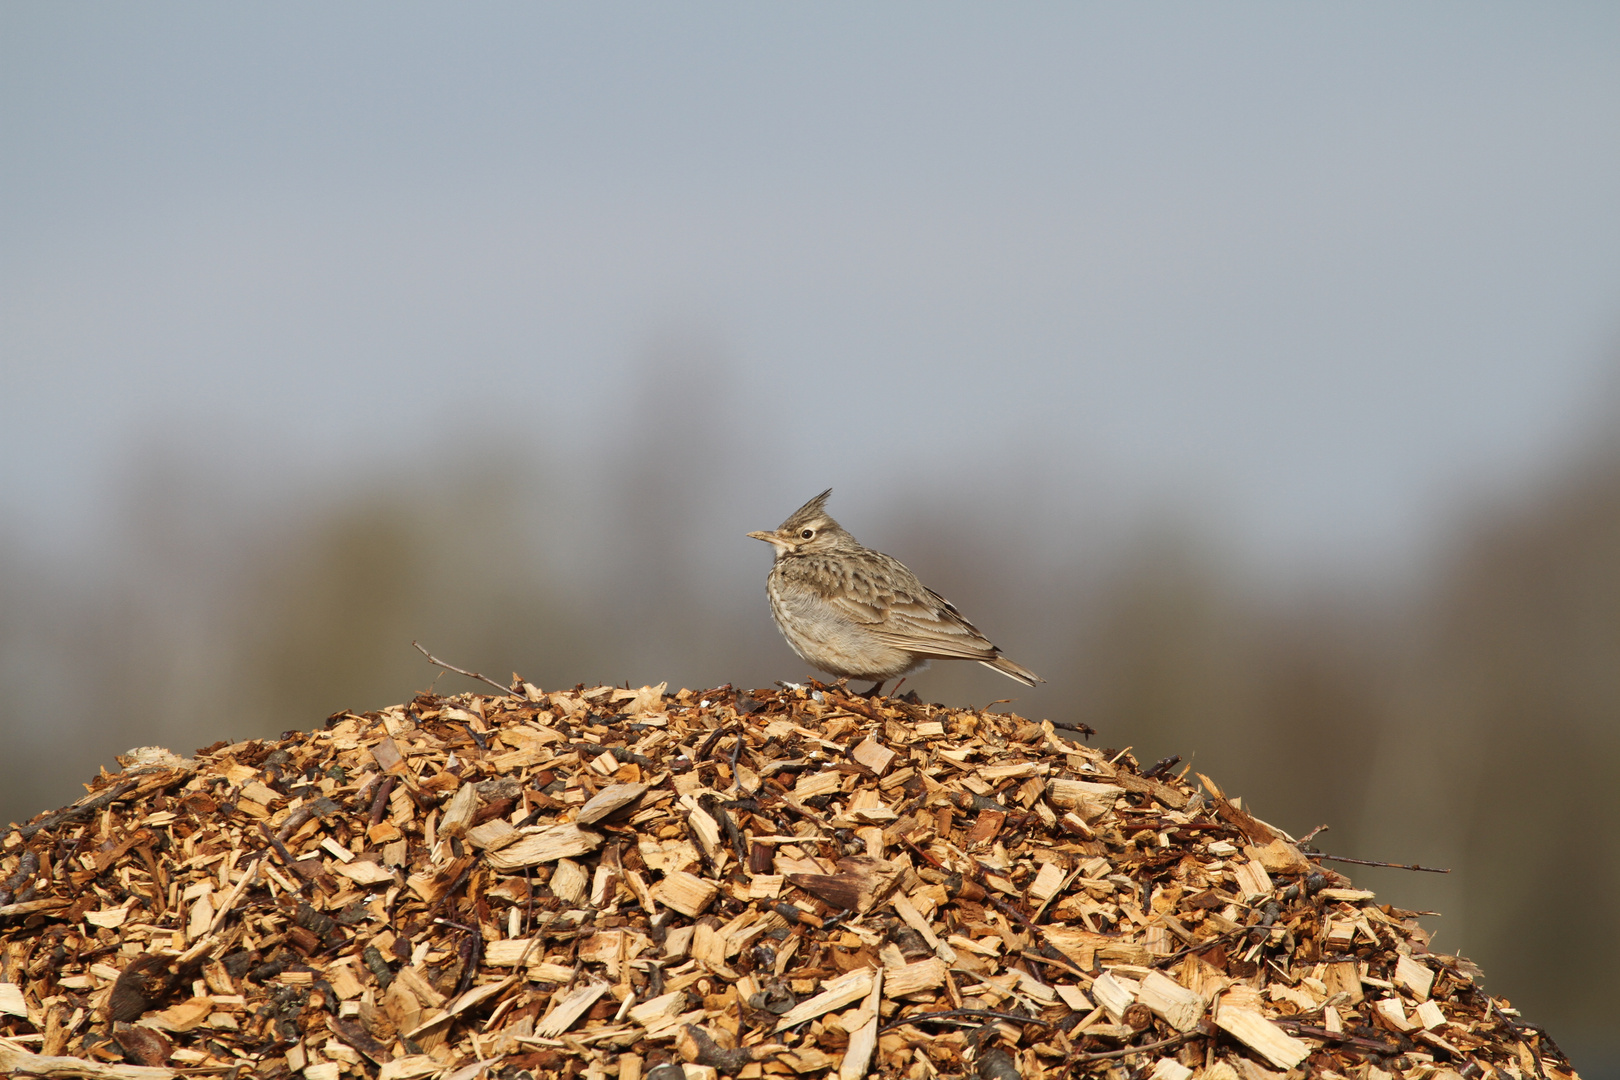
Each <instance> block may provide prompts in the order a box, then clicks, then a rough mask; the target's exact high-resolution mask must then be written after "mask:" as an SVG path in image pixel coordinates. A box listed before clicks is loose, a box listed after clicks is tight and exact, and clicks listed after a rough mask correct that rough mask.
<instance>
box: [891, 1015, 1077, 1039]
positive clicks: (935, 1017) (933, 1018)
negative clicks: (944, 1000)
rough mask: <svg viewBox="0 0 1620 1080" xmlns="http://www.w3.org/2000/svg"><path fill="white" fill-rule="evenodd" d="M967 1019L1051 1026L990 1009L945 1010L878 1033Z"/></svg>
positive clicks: (907, 1019)
mask: <svg viewBox="0 0 1620 1080" xmlns="http://www.w3.org/2000/svg"><path fill="white" fill-rule="evenodd" d="M969 1017H973V1018H977V1019H980V1020H1005V1021H1007V1022H1008V1023H1012V1024H1038V1025H1039V1026H1041V1027H1051V1026H1052V1025H1051V1023H1050V1022H1049V1021H1046V1020H1041V1019H1038V1018H1036V1017H1033V1016H1019V1015H1018V1014H1017V1013H1004V1012H994V1011H992V1010H990V1009H947V1010H945V1011H944V1012H928V1013H918V1014H916V1015H915V1016H906V1017H902V1018H901V1019H899V1020H896V1021H895V1022H894V1023H892V1024H887V1025H885V1026H884V1027H882V1028H880V1029H879V1031H878V1033H879V1034H882V1033H883V1032H885V1031H893V1030H894V1029H895V1028H897V1027H905V1026H906V1025H907V1024H920V1023H922V1022H924V1021H951V1020H957V1019H967V1018H969ZM973 1026H977V1025H973Z"/></svg>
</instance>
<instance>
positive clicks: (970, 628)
mask: <svg viewBox="0 0 1620 1080" xmlns="http://www.w3.org/2000/svg"><path fill="white" fill-rule="evenodd" d="M873 554H874V555H877V554H878V553H876V552H874V553H873ZM878 557H879V558H880V559H881V560H882V562H883V564H884V565H883V566H882V572H881V573H877V574H873V575H871V577H870V578H869V579H868V580H869V581H871V582H872V583H871V584H870V585H869V586H868V587H866V588H859V589H849V590H844V591H842V592H839V593H837V594H835V595H832V596H828V597H827V598H826V601H827V603H828V604H829V605H830V606H831V607H833V608H834V609H835V610H837V611H838V612H839V614H841V615H843V616H844V617H845V618H847V619H849V620H850V621H852V622H855V623H859V624H860V625H862V626H864V627H865V628H866V629H867V631H868V632H869V633H871V634H872V635H873V636H874V637H876V638H878V639H879V640H880V641H883V642H885V643H886V644H889V645H893V646H895V647H896V648H900V649H906V650H908V651H910V652H914V653H920V654H922V655H924V656H929V657H938V658H940V659H946V660H988V659H991V658H993V657H995V656H996V655H997V652H998V650H997V649H996V647H995V646H994V645H992V644H991V643H990V642H989V641H988V640H987V639H986V638H985V636H984V635H983V634H981V633H979V630H978V628H977V627H975V626H974V625H973V624H972V623H970V622H968V621H967V620H966V619H965V618H963V617H962V613H961V612H959V611H957V610H956V608H955V607H954V606H953V605H952V604H951V602H950V601H949V600H947V599H945V598H944V597H943V596H941V595H939V594H938V593H936V592H934V590H932V589H930V588H928V587H927V586H925V585H924V584H923V583H922V582H921V581H918V580H917V576H916V575H915V574H913V573H912V572H911V571H910V570H908V569H907V568H906V567H905V565H904V564H902V563H901V562H900V561H899V560H898V559H894V558H892V557H890V556H883V555H880V556H878Z"/></svg>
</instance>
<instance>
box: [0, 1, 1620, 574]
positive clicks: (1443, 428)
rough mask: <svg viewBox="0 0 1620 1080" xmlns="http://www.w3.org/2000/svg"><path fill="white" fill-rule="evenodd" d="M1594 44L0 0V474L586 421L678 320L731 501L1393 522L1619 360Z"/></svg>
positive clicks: (1366, 23) (1619, 209) (279, 460)
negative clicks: (971, 497) (717, 433)
mask: <svg viewBox="0 0 1620 1080" xmlns="http://www.w3.org/2000/svg"><path fill="white" fill-rule="evenodd" d="M1617 56H1620V6H1616V5H1612V4H1600V3H1593V4H1564V5H1557V6H1544V5H1519V4H1502V3H1434V4H1424V5H1409V4H1396V3H1382V4H1378V3H1372V4H1357V5H1299V4H1232V5H1218V6H1216V5H1192V4H1131V5H1081V4H1061V5H1060V4H1051V5H1019V6H1014V7H1009V6H1005V5H972V6H969V5H941V4H860V5H856V4H845V5H834V4H825V5H814V6H811V5H801V6H789V5H775V4H773V5H746V4H727V5H716V4H689V5H663V4H590V5H586V4H576V5H528V4H470V5H469V4H398V3H388V4H381V3H372V4H366V3H354V4H345V5H337V6H333V5H325V4H312V3H310V4H298V3H278V4H275V5H263V4H235V5H211V4H148V5H133V6H132V5H119V4H57V3H28V2H20V3H10V4H6V5H4V6H3V7H0V146H3V152H0V193H3V194H0V372H3V385H4V402H5V409H4V415H5V423H4V424H0V461H4V462H5V463H6V464H5V467H4V468H3V469H0V516H3V517H4V519H5V520H6V521H7V522H9V524H10V531H11V532H12V533H13V534H15V535H20V536H21V537H22V538H23V539H24V540H25V542H34V543H37V544H38V546H40V547H42V548H48V547H51V546H53V545H54V544H56V543H57V542H58V541H59V539H60V537H61V536H65V535H67V534H69V533H71V532H72V531H74V530H77V529H79V528H81V527H82V526H84V525H86V524H88V523H93V522H94V521H95V520H96V514H97V513H98V512H99V508H100V507H101V506H102V505H103V504H104V503H105V502H106V501H107V500H108V498H109V495H110V489H111V487H112V486H113V485H115V484H116V483H117V482H118V480H119V477H120V476H121V475H122V473H121V472H120V470H121V469H123V468H124V465H123V464H122V461H123V459H124V458H125V457H126V456H127V455H128V454H129V453H130V452H131V450H132V448H135V447H140V446H143V445H151V444H152V443H154V442H157V443H164V444H167V445H171V446H176V447H179V448H181V449H182V450H184V451H186V452H191V453H196V454H198V455H199V456H201V457H207V458H208V459H210V460H212V461H215V462H216V463H217V462H224V463H225V465H223V466H221V467H223V468H226V469H227V470H235V473H234V474H233V475H237V476H238V478H239V480H240V482H241V483H242V484H244V485H252V484H256V483H259V482H262V481H263V478H264V477H265V476H266V475H267V473H268V472H269V471H270V470H280V471H282V472H284V473H286V472H291V473H294V474H299V473H307V472H314V471H316V470H319V471H322V472H326V473H332V472H334V471H335V472H338V473H341V472H343V470H344V469H345V468H349V467H353V466H355V465H357V464H360V463H374V462H376V461H379V460H381V461H387V460H390V459H391V458H406V459H408V458H409V456H410V455H412V454H417V453H429V452H437V448H436V447H431V446H430V447H428V448H424V440H423V435H422V433H423V432H424V431H432V432H439V433H441V437H442V439H443V440H445V441H446V442H449V443H453V442H454V441H455V440H456V438H457V436H458V432H459V431H462V430H466V431H471V430H472V429H474V428H485V427H492V428H495V429H499V430H507V431H513V432H526V433H533V434H535V435H536V437H538V438H541V439H544V440H549V442H548V443H547V444H548V445H551V446H553V447H554V448H568V447H572V448H575V449H581V448H588V446H590V445H592V440H596V439H601V438H603V437H604V426H603V425H604V417H605V416H612V415H613V410H614V409H615V408H616V406H617V405H618V404H620V403H622V402H623V401H625V400H628V399H629V398H631V397H632V396H633V394H634V386H633V383H634V382H635V375H636V372H637V371H638V363H639V362H640V360H639V358H641V357H644V356H646V355H647V354H648V353H649V351H650V350H651V351H654V352H656V351H657V349H658V347H659V343H660V342H664V341H668V340H677V341H680V342H683V343H684V344H683V346H682V347H683V348H687V349H691V348H693V347H694V346H693V345H692V343H693V342H696V343H698V346H697V347H703V346H712V347H713V348H714V350H715V351H716V352H717V353H718V354H719V355H721V356H722V357H723V358H724V360H725V363H726V365H728V366H726V367H725V368H724V369H723V370H724V376H723V381H724V383H725V385H726V387H727V395H728V396H727V398H726V401H725V403H724V411H723V412H722V413H721V414H720V417H719V418H716V419H715V420H714V421H713V422H720V420H721V419H724V418H731V420H732V421H734V422H735V423H736V424H738V425H740V426H742V427H744V428H746V429H747V430H748V431H750V432H753V433H754V434H755V436H756V438H755V440H754V442H755V445H756V448H757V449H756V452H755V453H754V454H753V455H752V456H750V457H749V458H748V460H746V461H745V462H742V463H741V465H740V467H741V468H742V469H743V470H744V471H745V472H746V474H747V476H748V477H749V478H750V479H749V480H748V484H749V485H750V486H749V491H750V492H751V493H754V492H758V493H764V492H779V494H775V495H773V496H771V497H770V499H769V500H768V502H767V503H766V508H767V509H768V513H767V514H766V516H765V518H764V519H763V520H756V518H757V517H758V514H757V513H755V514H754V516H752V517H750V518H749V526H748V527H756V528H757V527H765V526H769V525H771V524H774V522H775V520H776V518H777V517H779V516H781V515H782V514H785V513H786V512H787V511H788V510H790V509H792V507H793V506H795V505H797V504H798V503H799V502H800V501H802V499H803V498H805V497H807V496H808V495H810V494H813V493H814V492H815V491H817V490H819V489H820V487H822V486H824V485H825V483H837V484H839V485H840V486H841V498H845V499H847V500H848V501H847V502H846V503H845V505H846V506H849V505H856V506H858V505H860V500H861V499H862V498H865V499H872V498H876V497H877V496H878V494H879V493H880V491H881V493H883V494H888V493H892V492H893V491H894V490H895V489H896V487H897V486H902V485H904V484H907V483H914V482H918V481H917V478H928V479H929V480H931V481H933V482H937V483H938V484H940V485H948V484H950V483H953V482H957V481H958V480H959V479H960V480H962V482H972V483H986V482H990V481H993V480H994V479H995V478H996V477H997V476H998V475H1005V474H1006V473H1009V472H1011V473H1023V472H1026V471H1036V472H1039V474H1040V475H1041V476H1043V477H1046V478H1048V479H1047V483H1048V487H1049V492H1048V495H1049V497H1050V499H1051V500H1052V501H1054V502H1055V503H1058V504H1064V503H1065V502H1066V501H1067V502H1073V503H1074V505H1073V506H1066V507H1065V512H1067V513H1069V514H1072V515H1074V516H1077V517H1079V516H1084V515H1085V514H1086V513H1087V512H1088V506H1087V505H1084V503H1085V501H1086V500H1087V499H1092V498H1096V497H1097V496H1096V492H1097V491H1098V490H1102V489H1105V490H1106V491H1108V492H1111V493H1113V494H1111V495H1109V496H1108V497H1109V498H1115V499H1119V500H1122V501H1125V502H1130V501H1132V500H1135V501H1139V502H1140V503H1142V504H1143V505H1148V504H1154V503H1158V502H1163V503H1166V504H1173V503H1177V502H1185V503H1187V504H1188V505H1190V506H1192V507H1194V510H1195V513H1196V514H1198V515H1202V516H1203V517H1204V518H1206V519H1207V520H1208V521H1209V522H1210V524H1211V527H1212V528H1213V529H1214V530H1216V531H1217V532H1219V533H1221V534H1222V535H1225V536H1227V537H1228V538H1229V539H1230V540H1232V541H1233V542H1234V543H1235V544H1236V545H1237V546H1238V547H1240V548H1241V549H1242V550H1244V551H1246V552H1249V553H1250V554H1251V555H1252V556H1253V557H1255V558H1257V559H1260V560H1265V561H1271V562H1275V563H1276V564H1277V565H1290V564H1293V565H1307V564H1319V563H1322V562H1324V561H1325V562H1329V563H1331V562H1335V561H1349V562H1356V561H1365V560H1367V559H1368V558H1372V559H1375V560H1376V559H1382V558H1385V557H1393V558H1397V559H1398V558H1401V557H1403V554H1404V553H1409V552H1410V551H1411V550H1412V549H1413V548H1414V547H1415V546H1417V545H1419V544H1420V542H1421V541H1422V540H1423V538H1424V537H1425V536H1427V535H1428V534H1429V532H1430V531H1431V530H1432V529H1433V528H1434V526H1435V524H1436V522H1437V521H1438V520H1439V519H1440V516H1441V515H1442V513H1443V511H1444V510H1445V509H1446V507H1447V506H1448V505H1449V503H1450V500H1451V499H1453V498H1454V493H1455V492H1457V491H1459V490H1467V489H1479V488H1488V487H1489V486H1490V484H1491V483H1492V482H1493V481H1492V478H1493V477H1498V476H1506V477H1513V478H1523V477H1526V476H1533V475H1534V474H1535V473H1536V470H1537V469H1539V468H1542V467H1545V466H1546V464H1547V463H1549V462H1551V461H1553V460H1555V459H1556V458H1557V457H1558V456H1559V455H1561V454H1563V453H1566V452H1567V451H1568V449H1569V447H1570V445H1571V443H1572V442H1573V441H1574V440H1576V439H1578V438H1579V437H1580V436H1581V434H1582V433H1583V431H1585V430H1587V429H1588V428H1589V427H1590V426H1591V425H1593V424H1595V423H1597V417H1598V416H1599V414H1600V413H1601V411H1602V408H1604V407H1606V406H1605V399H1606V396H1607V395H1609V394H1610V393H1612V391H1613V384H1614V379H1613V377H1612V376H1613V372H1614V369H1615V368H1616V358H1617V357H1620V348H1617V345H1620V63H1616V57H1617ZM761 435H763V436H765V437H758V436H761ZM558 452H559V453H567V452H568V450H566V449H558ZM581 452H582V453H583V452H585V451H584V450H581ZM863 492H865V494H863ZM749 509H751V510H752V509H753V508H752V507H750V508H749Z"/></svg>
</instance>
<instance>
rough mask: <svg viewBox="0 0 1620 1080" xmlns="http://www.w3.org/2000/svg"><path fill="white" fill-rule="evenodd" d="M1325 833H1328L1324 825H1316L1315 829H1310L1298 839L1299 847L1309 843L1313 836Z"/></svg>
mask: <svg viewBox="0 0 1620 1080" xmlns="http://www.w3.org/2000/svg"><path fill="white" fill-rule="evenodd" d="M1327 831H1328V827H1327V826H1326V825H1318V826H1317V827H1316V828H1314V829H1312V830H1311V831H1310V832H1308V833H1306V834H1305V835H1304V836H1302V837H1300V840H1299V842H1300V845H1301V846H1304V845H1305V844H1308V843H1310V842H1311V837H1313V836H1315V835H1316V834H1317V833H1325V832H1327Z"/></svg>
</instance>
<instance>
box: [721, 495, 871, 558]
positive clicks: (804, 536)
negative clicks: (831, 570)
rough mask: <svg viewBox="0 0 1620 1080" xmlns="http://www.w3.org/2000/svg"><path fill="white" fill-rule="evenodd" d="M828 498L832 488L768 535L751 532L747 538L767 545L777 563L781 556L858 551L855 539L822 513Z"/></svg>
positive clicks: (830, 516)
mask: <svg viewBox="0 0 1620 1080" xmlns="http://www.w3.org/2000/svg"><path fill="white" fill-rule="evenodd" d="M831 494H832V488H828V489H827V490H826V491H823V492H822V493H821V494H820V495H817V496H816V497H815V498H813V499H811V500H810V501H809V502H807V503H805V504H804V505H803V506H801V507H799V508H798V509H797V510H795V511H793V514H792V516H790V517H789V518H788V519H787V520H786V521H784V522H782V524H781V525H779V526H777V527H776V529H775V530H774V531H772V532H751V533H749V534H748V535H749V536H751V537H753V538H754V539H755V540H763V541H765V542H766V543H767V544H769V545H771V547H772V548H773V549H775V552H776V557H777V558H778V559H780V558H782V557H783V556H784V555H817V554H824V553H832V552H839V551H859V550H861V545H860V544H859V543H857V542H856V540H855V538H854V537H853V536H851V535H849V533H847V532H845V531H844V527H843V526H842V525H840V524H838V522H836V521H834V520H833V519H832V515H830V514H828V513H827V511H826V510H825V509H824V505H825V503H826V502H827V496H829V495H831Z"/></svg>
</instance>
